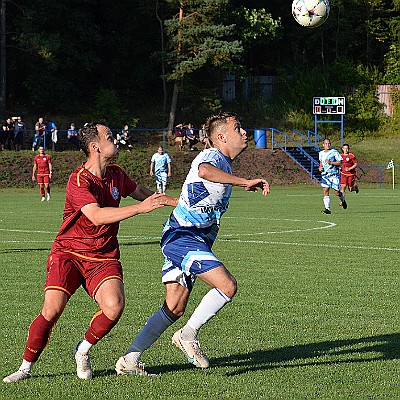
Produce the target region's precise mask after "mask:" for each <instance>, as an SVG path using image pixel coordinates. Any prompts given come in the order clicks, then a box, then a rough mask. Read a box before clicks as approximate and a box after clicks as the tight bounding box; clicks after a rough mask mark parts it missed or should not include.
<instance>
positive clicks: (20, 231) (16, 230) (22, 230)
mask: <svg viewBox="0 0 400 400" xmlns="http://www.w3.org/2000/svg"><path fill="white" fill-rule="evenodd" d="M0 231H3V232H18V233H45V234H50V235H57V232H49V231H30V230H27V229H5V228H0Z"/></svg>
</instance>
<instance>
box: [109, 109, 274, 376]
mask: <svg viewBox="0 0 400 400" xmlns="http://www.w3.org/2000/svg"><path fill="white" fill-rule="evenodd" d="M205 129H206V132H207V136H208V137H209V139H210V141H211V142H212V147H211V148H209V149H207V150H204V151H202V152H201V153H200V154H199V155H198V156H197V157H196V158H195V159H194V160H193V162H192V165H191V168H190V171H189V173H188V175H187V177H186V180H185V182H184V184H183V186H182V192H181V195H180V198H179V202H178V205H177V206H176V208H175V209H174V211H173V212H172V214H171V215H170V217H169V219H168V221H167V222H166V223H165V227H164V230H163V233H162V237H161V248H162V252H163V254H164V257H165V262H164V265H163V267H162V282H163V283H164V284H165V287H166V294H165V301H164V305H163V306H162V307H161V308H160V309H159V310H158V311H157V312H156V313H155V314H153V315H152V316H151V317H150V318H149V319H148V321H147V323H146V325H145V326H144V327H143V329H142V330H141V331H140V332H139V334H138V336H137V337H136V338H135V340H134V342H133V343H132V345H131V346H130V347H129V349H128V351H127V352H126V354H125V355H124V356H122V357H120V359H119V360H118V361H117V364H116V367H115V369H116V371H117V374H118V375H129V374H132V375H149V373H148V372H147V371H146V370H145V369H144V366H143V364H142V363H141V356H142V353H143V352H144V351H145V350H146V349H148V348H149V347H150V346H151V345H152V344H153V343H154V342H155V341H156V340H157V339H158V338H159V337H160V336H161V334H162V333H163V332H164V331H165V330H166V329H167V328H168V327H169V326H171V325H172V324H173V323H174V322H176V321H177V320H178V319H179V318H180V317H181V316H182V315H183V314H184V312H185V309H186V305H187V303H188V300H189V296H190V293H191V290H192V288H193V285H194V284H195V281H196V278H200V279H201V280H202V281H204V282H205V283H207V284H208V285H209V286H210V287H211V289H210V291H209V292H208V293H207V294H206V295H205V296H204V297H203V299H202V300H201V302H200V304H199V305H198V306H197V308H196V309H195V310H194V312H193V314H192V315H191V316H190V318H189V320H188V322H187V323H186V325H185V326H184V327H183V328H182V329H179V330H178V331H176V332H175V333H174V334H173V336H172V343H173V344H174V345H176V346H177V347H178V348H179V349H180V350H181V351H182V352H183V353H184V354H185V356H186V357H187V359H188V360H189V362H191V363H192V364H193V365H195V366H196V367H198V368H207V367H208V366H209V360H208V359H207V357H206V356H205V354H204V353H203V351H202V349H201V347H200V343H199V339H198V333H199V331H200V329H201V328H202V326H203V325H204V324H205V323H206V322H208V321H209V320H210V319H211V318H212V317H213V316H215V315H216V314H217V313H218V311H219V310H221V309H222V308H223V307H224V306H225V305H226V304H227V303H229V302H230V301H231V300H232V298H233V296H234V295H235V294H236V290H237V284H236V280H235V278H234V277H233V276H232V275H231V273H230V272H229V271H228V269H227V268H226V267H225V265H224V264H223V263H222V262H221V261H220V260H219V259H218V258H217V256H216V255H215V254H214V253H213V251H212V246H213V243H214V241H215V239H216V237H217V234H218V230H219V226H220V221H221V217H222V215H223V214H224V213H225V211H226V210H227V209H228V205H229V198H230V196H231V193H232V186H240V187H243V188H244V189H245V190H247V191H257V190H258V189H261V191H262V194H263V195H264V196H266V195H267V194H268V193H269V185H268V182H267V181H266V180H265V179H263V178H256V179H245V178H241V177H238V176H235V175H232V170H231V163H232V161H233V160H234V159H235V158H236V157H237V156H239V154H241V153H242V151H243V150H245V149H246V148H247V144H248V143H247V134H246V131H245V130H243V129H242V128H241V125H240V121H239V118H238V116H237V115H236V114H234V113H227V112H225V113H220V114H218V115H214V116H212V117H210V118H208V120H207V122H206V125H205Z"/></svg>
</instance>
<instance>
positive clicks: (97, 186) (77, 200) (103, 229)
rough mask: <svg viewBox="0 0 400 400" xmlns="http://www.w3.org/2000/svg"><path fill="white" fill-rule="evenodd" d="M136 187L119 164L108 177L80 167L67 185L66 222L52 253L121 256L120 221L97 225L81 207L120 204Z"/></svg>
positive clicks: (87, 257)
mask: <svg viewBox="0 0 400 400" xmlns="http://www.w3.org/2000/svg"><path fill="white" fill-rule="evenodd" d="M136 186H137V184H136V183H135V182H134V181H132V180H131V179H130V178H129V177H128V176H127V175H126V173H125V172H124V171H123V170H122V169H121V168H120V167H119V166H118V165H116V164H113V165H109V166H108V167H107V169H106V174H105V177H104V178H98V177H96V176H94V175H93V174H92V173H90V172H89V171H88V170H87V169H85V168H84V166H83V165H82V166H81V167H79V168H77V169H76V170H75V171H74V172H73V173H72V174H71V176H70V178H69V181H68V184H67V188H66V199H65V207H64V216H63V223H62V224H61V228H60V231H59V233H58V235H57V236H56V238H55V241H54V244H53V247H52V252H54V251H57V250H61V251H64V252H68V253H72V254H76V255H78V256H80V257H83V258H86V259H88V260H90V259H95V260H107V259H119V247H118V240H117V233H118V228H119V223H118V222H116V223H113V224H109V225H100V226H95V225H94V224H93V223H92V222H91V221H90V220H89V219H88V218H87V217H86V216H85V215H84V214H83V213H82V211H81V209H82V207H84V206H85V205H87V204H91V203H98V204H99V206H100V207H101V208H103V207H118V206H119V203H120V201H121V197H127V196H129V195H130V194H131V193H132V192H134V191H135V189H136Z"/></svg>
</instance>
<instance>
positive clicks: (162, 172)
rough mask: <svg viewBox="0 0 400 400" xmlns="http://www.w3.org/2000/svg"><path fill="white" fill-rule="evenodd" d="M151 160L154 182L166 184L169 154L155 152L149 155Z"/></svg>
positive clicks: (169, 161)
mask: <svg viewBox="0 0 400 400" xmlns="http://www.w3.org/2000/svg"><path fill="white" fill-rule="evenodd" d="M151 162H153V163H154V175H155V177H156V182H160V183H164V184H166V183H167V180H168V164H170V163H171V158H170V156H169V155H168V154H167V153H163V154H160V153H155V154H153V156H152V157H151Z"/></svg>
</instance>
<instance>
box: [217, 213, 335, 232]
mask: <svg viewBox="0 0 400 400" xmlns="http://www.w3.org/2000/svg"><path fill="white" fill-rule="evenodd" d="M241 219H256V220H259V219H268V220H270V221H290V222H320V223H322V224H326V225H325V226H318V227H316V228H304V229H287V230H282V231H268V232H252V233H241V234H240V235H237V234H225V235H218V237H232V236H253V235H276V234H279V233H293V232H307V231H316V230H320V229H328V228H333V227H334V226H336V224H335V223H334V222H328V221H311V220H309V219H303V220H302V219H288V218H255V217H248V218H241Z"/></svg>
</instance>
